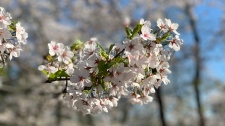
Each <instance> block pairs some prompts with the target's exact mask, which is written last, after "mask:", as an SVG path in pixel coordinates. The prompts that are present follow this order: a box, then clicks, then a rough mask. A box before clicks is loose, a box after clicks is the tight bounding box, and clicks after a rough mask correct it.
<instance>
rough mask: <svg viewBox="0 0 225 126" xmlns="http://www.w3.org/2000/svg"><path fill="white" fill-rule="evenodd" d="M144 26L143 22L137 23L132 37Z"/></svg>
mask: <svg viewBox="0 0 225 126" xmlns="http://www.w3.org/2000/svg"><path fill="white" fill-rule="evenodd" d="M142 26H143V25H141V24H137V25H136V26H135V27H134V29H133V32H132V35H131V37H130V39H132V38H133V37H134V36H136V35H137V34H138V33H139V32H140V31H141V28H142Z"/></svg>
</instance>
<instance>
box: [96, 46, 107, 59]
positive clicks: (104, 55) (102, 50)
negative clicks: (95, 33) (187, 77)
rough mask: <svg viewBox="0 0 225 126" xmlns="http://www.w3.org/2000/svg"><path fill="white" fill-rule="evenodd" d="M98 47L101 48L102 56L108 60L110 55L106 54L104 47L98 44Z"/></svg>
mask: <svg viewBox="0 0 225 126" xmlns="http://www.w3.org/2000/svg"><path fill="white" fill-rule="evenodd" d="M97 46H98V47H99V48H100V55H101V56H102V57H104V58H106V59H108V55H107V54H106V52H105V50H104V49H103V47H102V46H100V45H99V44H97Z"/></svg>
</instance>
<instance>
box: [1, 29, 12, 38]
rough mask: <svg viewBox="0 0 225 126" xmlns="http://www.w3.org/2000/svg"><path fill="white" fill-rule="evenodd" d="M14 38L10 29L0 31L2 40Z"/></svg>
mask: <svg viewBox="0 0 225 126" xmlns="http://www.w3.org/2000/svg"><path fill="white" fill-rule="evenodd" d="M11 37H12V35H11V33H10V32H9V30H8V29H5V28H3V29H0V39H10V38H11Z"/></svg>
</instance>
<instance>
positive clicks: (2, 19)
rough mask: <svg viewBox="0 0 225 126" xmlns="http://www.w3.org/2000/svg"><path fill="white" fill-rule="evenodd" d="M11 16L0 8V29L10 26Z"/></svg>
mask: <svg viewBox="0 0 225 126" xmlns="http://www.w3.org/2000/svg"><path fill="white" fill-rule="evenodd" d="M11 19H12V17H11V15H10V14H9V13H8V12H6V11H5V9H4V8H2V7H0V29H4V28H7V27H8V25H10V24H11Z"/></svg>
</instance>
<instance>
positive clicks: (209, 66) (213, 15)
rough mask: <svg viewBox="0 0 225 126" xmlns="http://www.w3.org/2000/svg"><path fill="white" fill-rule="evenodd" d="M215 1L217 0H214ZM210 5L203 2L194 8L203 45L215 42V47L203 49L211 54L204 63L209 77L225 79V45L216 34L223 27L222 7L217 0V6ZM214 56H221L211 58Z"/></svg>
mask: <svg viewBox="0 0 225 126" xmlns="http://www.w3.org/2000/svg"><path fill="white" fill-rule="evenodd" d="M214 2H215V1H214ZM212 4H213V3H211V6H209V3H208V2H203V3H201V4H199V5H198V6H196V8H195V9H194V12H195V16H196V18H197V25H198V33H199V36H200V39H201V46H202V47H203V48H204V47H205V46H206V45H207V44H208V43H210V42H211V43H215V44H216V45H215V48H214V49H213V50H204V51H203V50H202V52H201V53H202V54H204V53H206V54H207V55H209V56H208V57H209V58H208V57H207V56H206V57H205V58H206V60H207V62H206V63H205V64H204V68H205V72H206V74H207V75H208V76H209V77H212V78H213V79H218V80H221V81H225V72H224V70H225V55H224V51H223V50H224V49H223V48H224V45H222V43H223V42H219V41H221V40H220V39H217V38H218V37H219V36H216V34H217V33H218V31H219V30H220V28H221V26H222V25H221V19H222V8H220V7H218V5H219V4H220V3H219V1H217V3H214V4H217V5H215V6H213V5H212ZM223 44H224V43H223ZM210 57H211V58H213V57H219V59H218V58H213V59H212V60H211V59H210Z"/></svg>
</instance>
